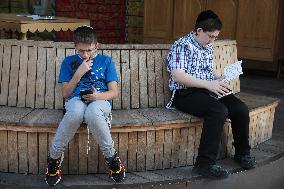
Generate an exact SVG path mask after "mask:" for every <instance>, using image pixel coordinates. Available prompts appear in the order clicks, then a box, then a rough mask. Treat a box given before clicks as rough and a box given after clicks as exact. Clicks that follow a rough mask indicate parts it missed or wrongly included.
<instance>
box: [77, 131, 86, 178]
mask: <svg viewBox="0 0 284 189" xmlns="http://www.w3.org/2000/svg"><path fill="white" fill-rule="evenodd" d="M78 140H79V174H87V173H88V159H87V141H88V137H87V134H86V133H80V134H79V139H78Z"/></svg>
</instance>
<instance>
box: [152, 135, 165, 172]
mask: <svg viewBox="0 0 284 189" xmlns="http://www.w3.org/2000/svg"><path fill="white" fill-rule="evenodd" d="M155 137H156V139H155V148H154V153H155V169H163V159H164V158H163V157H164V147H163V145H164V141H165V130H159V131H156V136H155Z"/></svg>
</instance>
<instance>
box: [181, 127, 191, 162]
mask: <svg viewBox="0 0 284 189" xmlns="http://www.w3.org/2000/svg"><path fill="white" fill-rule="evenodd" d="M188 130H189V129H188V127H184V128H181V129H180V136H181V138H180V151H179V152H180V155H179V166H186V163H187V152H188Z"/></svg>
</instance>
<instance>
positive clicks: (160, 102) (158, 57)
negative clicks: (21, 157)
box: [154, 50, 164, 107]
mask: <svg viewBox="0 0 284 189" xmlns="http://www.w3.org/2000/svg"><path fill="white" fill-rule="evenodd" d="M154 58H155V81H156V99H157V107H163V106H164V90H163V59H162V52H161V51H159V50H156V51H155V57H154Z"/></svg>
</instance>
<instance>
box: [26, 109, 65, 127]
mask: <svg viewBox="0 0 284 189" xmlns="http://www.w3.org/2000/svg"><path fill="white" fill-rule="evenodd" d="M62 117H63V111H62V110H50V109H34V110H33V111H32V112H30V113H29V114H28V115H27V116H25V117H24V118H23V119H22V120H21V122H22V123H23V124H28V125H31V126H33V125H42V126H48V125H54V126H56V127H57V126H58V124H59V122H60V121H61V119H62Z"/></svg>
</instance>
